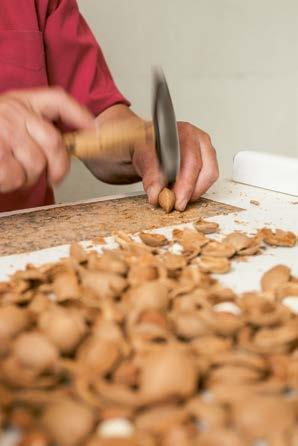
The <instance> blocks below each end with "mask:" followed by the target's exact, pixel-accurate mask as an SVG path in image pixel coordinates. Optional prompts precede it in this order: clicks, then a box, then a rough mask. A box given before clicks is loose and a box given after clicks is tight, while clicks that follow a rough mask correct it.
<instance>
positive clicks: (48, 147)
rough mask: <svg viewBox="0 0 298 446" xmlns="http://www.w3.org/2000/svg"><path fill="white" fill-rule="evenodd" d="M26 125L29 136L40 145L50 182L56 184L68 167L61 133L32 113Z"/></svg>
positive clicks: (64, 174) (67, 157) (68, 163)
mask: <svg viewBox="0 0 298 446" xmlns="http://www.w3.org/2000/svg"><path fill="white" fill-rule="evenodd" d="M26 126H27V130H28V133H29V135H30V136H31V138H32V139H34V140H35V141H36V143H37V144H38V145H39V146H40V147H41V150H42V152H43V155H44V157H45V160H46V164H47V171H48V178H49V181H50V183H53V184H58V183H59V182H60V181H62V179H63V178H64V177H65V176H66V174H67V173H68V171H69V168H70V159H69V156H68V154H67V151H66V150H65V147H64V145H63V141H62V136H61V134H60V133H59V132H58V130H57V129H56V128H55V127H54V126H53V125H52V124H50V123H49V122H47V121H44V120H43V119H41V118H38V117H35V116H33V115H32V116H30V118H28V120H27V121H26Z"/></svg>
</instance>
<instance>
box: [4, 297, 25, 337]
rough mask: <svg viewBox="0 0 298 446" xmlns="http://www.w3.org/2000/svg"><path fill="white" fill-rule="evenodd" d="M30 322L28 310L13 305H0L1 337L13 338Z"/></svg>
mask: <svg viewBox="0 0 298 446" xmlns="http://www.w3.org/2000/svg"><path fill="white" fill-rule="evenodd" d="M29 323H30V317H29V314H28V312H27V311H26V310H23V309H21V308H19V307H16V306H13V305H7V306H5V307H0V337H3V338H12V337H14V336H16V335H17V334H18V333H20V332H21V331H23V330H25V329H26V327H27V326H28V325H29Z"/></svg>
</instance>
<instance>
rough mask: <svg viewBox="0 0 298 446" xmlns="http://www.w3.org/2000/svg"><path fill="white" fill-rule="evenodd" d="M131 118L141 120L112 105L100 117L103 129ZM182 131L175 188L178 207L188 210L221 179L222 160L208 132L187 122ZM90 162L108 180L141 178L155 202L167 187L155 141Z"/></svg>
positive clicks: (122, 108) (117, 181) (133, 180)
mask: <svg viewBox="0 0 298 446" xmlns="http://www.w3.org/2000/svg"><path fill="white" fill-rule="evenodd" d="M128 118H138V119H140V120H141V118H139V117H137V116H136V115H135V114H134V113H133V112H132V111H131V110H130V109H129V108H128V107H126V106H123V105H116V106H114V107H111V108H110V109H108V110H106V111H105V112H104V113H103V114H101V115H100V116H99V117H98V118H97V121H98V127H99V131H100V127H101V126H104V125H105V123H107V122H109V121H111V120H113V121H115V120H119V121H121V120H127V119H128ZM178 133H179V140H180V147H181V164H180V171H179V173H178V176H177V179H176V182H175V184H174V186H173V190H174V192H175V195H176V204H175V208H176V209H177V210H178V211H184V209H185V208H186V206H187V204H188V203H189V202H190V201H195V200H197V199H198V198H199V197H200V196H201V195H202V194H204V193H205V192H206V191H207V190H208V189H209V187H210V186H212V184H213V183H214V182H215V181H216V180H217V178H218V163H217V158H216V152H215V149H214V147H213V146H212V142H211V139H210V136H209V135H208V134H207V133H205V132H204V131H203V130H200V129H199V128H197V127H195V126H194V125H192V124H189V123H186V122H178ZM122 156H123V155H122ZM86 164H87V167H89V169H90V170H91V171H92V172H93V173H94V175H95V176H97V177H98V178H99V179H101V180H102V181H105V182H107V183H112V184H129V183H133V182H136V181H139V180H140V179H141V180H142V182H143V186H144V189H145V192H146V193H147V195H148V199H149V202H150V203H151V204H152V205H157V203H158V195H159V193H160V192H161V190H162V189H163V188H164V187H165V186H167V184H166V179H165V178H164V175H163V173H162V171H161V169H160V166H159V162H158V158H157V154H156V149H155V146H154V144H146V145H138V146H136V147H134V148H133V150H131V151H127V154H126V155H125V156H124V158H123V159H119V158H117V154H112V153H109V154H108V157H106V158H105V159H98V160H96V161H92V162H87V163H86Z"/></svg>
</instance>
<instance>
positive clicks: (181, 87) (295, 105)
mask: <svg viewBox="0 0 298 446" xmlns="http://www.w3.org/2000/svg"><path fill="white" fill-rule="evenodd" d="M78 3H79V5H80V8H81V11H82V13H83V15H84V16H85V18H86V19H87V21H88V22H89V24H90V26H91V28H92V29H93V31H94V33H95V35H96V37H97V39H98V41H99V42H100V44H101V46H102V48H103V50H104V53H105V55H106V58H107V60H108V62H109V65H110V67H111V69H112V72H113V74H114V77H115V79H116V81H117V84H118V86H119V87H120V89H121V90H122V91H123V93H124V94H126V96H127V97H128V98H130V100H131V101H132V102H133V105H134V109H135V110H137V111H138V112H139V113H142V114H143V115H144V116H147V117H148V116H150V111H151V85H150V75H151V66H152V65H156V64H161V65H162V67H163V69H164V71H165V73H166V76H167V78H168V82H169V85H170V89H171V91H172V96H173V100H174V104H175V108H176V114H177V118H178V119H181V120H188V121H191V122H192V123H194V124H196V125H198V126H200V127H201V128H203V129H204V130H206V131H208V132H209V133H210V134H211V136H212V139H213V142H214V145H215V147H216V148H217V151H218V157H219V161H220V167H221V172H222V174H223V175H224V176H227V175H229V174H230V172H231V165H232V157H233V154H234V153H235V152H237V151H238V150H240V149H243V148H251V149H260V150H266V151H271V152H275V153H284V154H288V155H291V156H294V155H296V156H297V155H298V126H297V122H298V119H297V118H298V1H297V0H150V1H149V0H106V1H103V0H79V1H78ZM74 185H76V186H74ZM138 188H139V186H137V189H138ZM133 189H136V186H133ZM123 190H127V187H126V188H123V187H120V188H119V187H116V188H115V187H111V186H105V185H102V184H101V183H99V182H98V181H97V180H95V179H93V178H91V176H90V174H89V173H85V172H83V168H82V167H81V166H80V165H79V164H78V163H75V164H74V166H73V169H72V174H71V175H70V176H69V178H68V179H67V180H66V181H65V183H64V184H63V185H62V187H60V188H59V190H58V195H57V198H58V200H67V201H68V200H75V199H79V198H88V197H93V196H99V195H106V194H110V193H115V191H116V193H117V192H119V191H121V192H122V191H123Z"/></svg>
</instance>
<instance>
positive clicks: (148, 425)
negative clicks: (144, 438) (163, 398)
mask: <svg viewBox="0 0 298 446" xmlns="http://www.w3.org/2000/svg"><path fill="white" fill-rule="evenodd" d="M188 417H189V415H188V414H187V412H186V410H185V409H184V408H183V407H179V406H178V405H164V406H162V405H159V406H157V407H153V408H152V409H147V410H145V411H143V412H141V413H140V414H139V415H138V416H137V417H136V421H135V423H136V428H137V429H139V430H140V431H145V432H148V433H151V434H154V435H161V434H163V433H165V432H167V431H168V430H169V429H171V428H173V427H175V426H179V425H180V424H182V423H184V422H185V421H186V420H187V418H188Z"/></svg>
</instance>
